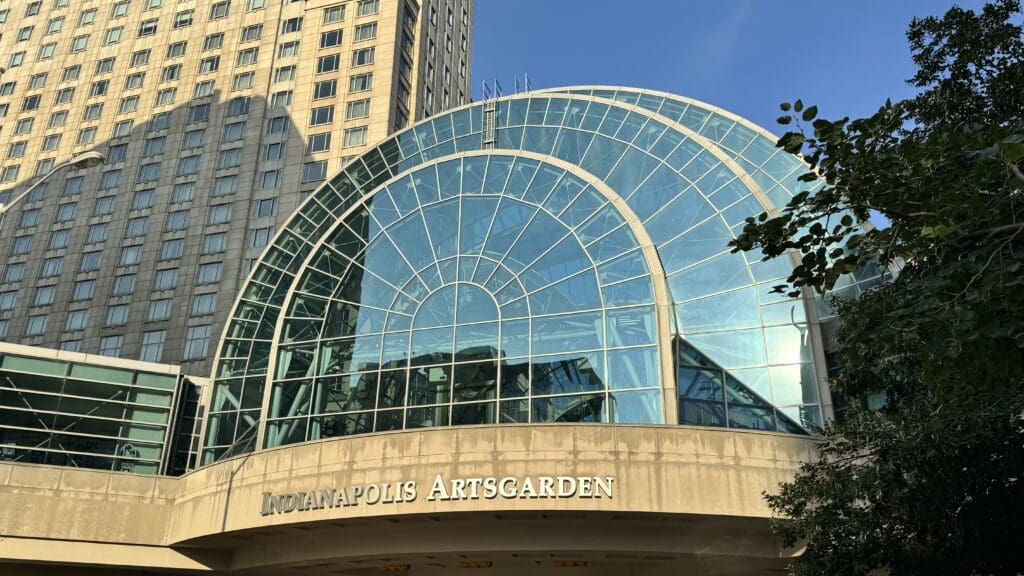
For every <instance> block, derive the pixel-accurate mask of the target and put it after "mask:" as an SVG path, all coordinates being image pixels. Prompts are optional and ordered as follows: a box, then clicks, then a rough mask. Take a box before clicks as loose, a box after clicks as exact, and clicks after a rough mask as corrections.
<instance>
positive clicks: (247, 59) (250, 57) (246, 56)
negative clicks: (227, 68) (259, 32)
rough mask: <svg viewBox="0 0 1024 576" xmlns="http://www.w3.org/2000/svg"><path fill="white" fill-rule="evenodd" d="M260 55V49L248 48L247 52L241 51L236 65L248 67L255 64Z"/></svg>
mask: <svg viewBox="0 0 1024 576" xmlns="http://www.w3.org/2000/svg"><path fill="white" fill-rule="evenodd" d="M259 55H260V49H259V48H246V49H245V50H239V52H238V59H237V60H236V61H235V65H236V66H248V65H250V64H255V63H256V60H257V59H259Z"/></svg>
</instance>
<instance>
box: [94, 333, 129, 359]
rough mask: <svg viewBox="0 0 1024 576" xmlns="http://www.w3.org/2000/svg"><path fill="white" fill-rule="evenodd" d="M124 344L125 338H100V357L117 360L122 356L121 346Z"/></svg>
mask: <svg viewBox="0 0 1024 576" xmlns="http://www.w3.org/2000/svg"><path fill="white" fill-rule="evenodd" d="M123 344H124V336H104V337H103V338H100V348H99V352H98V353H99V355H100V356H109V357H112V358H116V357H118V356H120V355H121V346H122V345H123Z"/></svg>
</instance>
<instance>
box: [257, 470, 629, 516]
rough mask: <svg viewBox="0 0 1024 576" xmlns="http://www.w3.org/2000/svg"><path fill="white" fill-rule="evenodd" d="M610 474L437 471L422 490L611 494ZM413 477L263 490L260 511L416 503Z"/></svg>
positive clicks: (474, 496) (468, 495)
mask: <svg viewBox="0 0 1024 576" xmlns="http://www.w3.org/2000/svg"><path fill="white" fill-rule="evenodd" d="M614 485H615V477H614V476H604V477H601V476H525V477H518V476H504V477H496V476H490V477H485V478H452V479H446V478H445V477H444V475H443V474H438V475H437V476H435V477H434V480H433V481H432V482H431V484H430V489H429V490H428V491H427V492H426V500H427V501H428V502H444V501H460V500H494V499H498V498H503V499H506V500H512V499H559V498H563V499H564V498H612V497H613V492H614V490H613V488H614ZM420 494H421V492H420V490H419V487H418V486H417V484H416V481H415V480H408V481H401V482H381V483H374V484H356V485H353V486H349V487H344V486H343V487H339V488H322V489H319V490H307V491H300V492H281V493H274V492H264V493H263V501H262V503H261V506H260V515H262V516H271V515H273V514H287V513H289V512H306V511H309V510H322V509H324V508H346V507H350V506H359V505H361V504H362V505H367V506H376V505H382V504H401V503H405V502H415V501H416V500H417V499H418V498H419V497H420Z"/></svg>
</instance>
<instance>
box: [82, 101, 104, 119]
mask: <svg viewBox="0 0 1024 576" xmlns="http://www.w3.org/2000/svg"><path fill="white" fill-rule="evenodd" d="M101 114H103V104H89V105H88V106H86V107H85V110H84V111H83V112H82V120H85V121H89V120H96V119H97V118H99V117H100V115H101Z"/></svg>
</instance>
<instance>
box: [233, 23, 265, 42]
mask: <svg viewBox="0 0 1024 576" xmlns="http://www.w3.org/2000/svg"><path fill="white" fill-rule="evenodd" d="M261 36H263V24H254V25H252V26H246V27H245V28H242V34H241V36H240V37H239V41H240V42H255V41H256V40H259V39H260V37H261Z"/></svg>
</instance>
